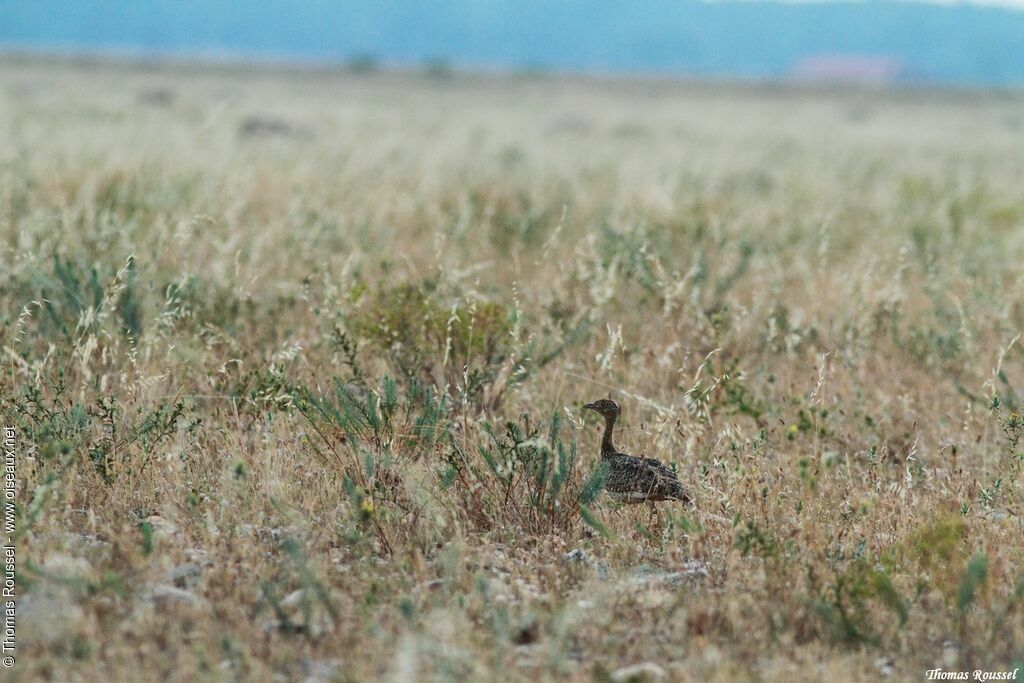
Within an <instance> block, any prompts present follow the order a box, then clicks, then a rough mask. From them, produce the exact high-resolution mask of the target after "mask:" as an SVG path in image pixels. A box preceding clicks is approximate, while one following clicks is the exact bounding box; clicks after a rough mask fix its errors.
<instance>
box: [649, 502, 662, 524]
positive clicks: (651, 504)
mask: <svg viewBox="0 0 1024 683" xmlns="http://www.w3.org/2000/svg"><path fill="white" fill-rule="evenodd" d="M647 507H648V509H649V510H650V513H651V514H650V517H648V518H647V527H648V528H649V529H651V530H652V531H654V530H656V529H658V526H659V525H658V522H659V521H661V520H660V519H659V518H658V507H657V506H656V505H655V504H654V501H653V500H648V501H647ZM652 520H653V521H654V525H653V526H652V525H651V522H652Z"/></svg>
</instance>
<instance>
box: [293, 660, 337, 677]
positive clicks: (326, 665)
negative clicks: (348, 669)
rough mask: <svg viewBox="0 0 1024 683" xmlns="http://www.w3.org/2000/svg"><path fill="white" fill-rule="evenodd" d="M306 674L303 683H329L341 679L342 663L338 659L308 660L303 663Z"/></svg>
mask: <svg viewBox="0 0 1024 683" xmlns="http://www.w3.org/2000/svg"><path fill="white" fill-rule="evenodd" d="M302 669H303V671H304V672H305V674H306V677H305V678H304V679H303V683H327V682H328V681H336V680H339V679H340V678H341V674H342V669H341V661H340V660H337V659H306V660H304V661H303V662H302Z"/></svg>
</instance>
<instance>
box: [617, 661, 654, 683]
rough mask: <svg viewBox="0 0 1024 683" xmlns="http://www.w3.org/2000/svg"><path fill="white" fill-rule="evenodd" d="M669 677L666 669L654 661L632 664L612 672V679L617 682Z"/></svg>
mask: <svg viewBox="0 0 1024 683" xmlns="http://www.w3.org/2000/svg"><path fill="white" fill-rule="evenodd" d="M667 678H668V673H667V672H666V671H665V669H664V668H663V667H661V666H659V665H658V664H655V663H654V662H643V663H641V664H632V665H630V666H624V667H622V668H621V669H616V670H615V671H613V672H612V680H613V681H615V683H641V682H651V681H664V680H665V679H667Z"/></svg>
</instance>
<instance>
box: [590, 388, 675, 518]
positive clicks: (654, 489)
mask: <svg viewBox="0 0 1024 683" xmlns="http://www.w3.org/2000/svg"><path fill="white" fill-rule="evenodd" d="M583 407H584V408H587V409H589V410H593V411H595V412H597V413H598V414H600V415H601V416H602V417H604V436H603V437H602V438H601V460H602V461H603V462H604V463H605V465H606V467H607V472H606V474H605V480H604V488H605V490H606V491H607V492H608V494H609V495H610V496H612V497H613V498H615V499H616V500H618V501H620V502H623V503H652V502H654V501H659V500H680V501H682V502H684V503H689V502H690V495H689V494H688V493H687V492H686V490H685V489H684V488H683V485H682V483H681V482H680V481H679V479H678V478H677V477H676V473H675V472H673V471H672V470H671V469H669V468H668V467H667V466H666V465H665V464H664V463H662V462H659V461H657V460H655V459H654V458H638V457H636V456H633V455H626V454H625V453H620V452H619V451H618V450H617V449H616V448H615V444H614V443H613V442H612V435H613V432H614V431H615V420H616V419H618V417H619V406H618V404H617V403H615V401H610V400H608V399H601V400H600V401H594V402H593V403H588V404H586V405H584V406H583Z"/></svg>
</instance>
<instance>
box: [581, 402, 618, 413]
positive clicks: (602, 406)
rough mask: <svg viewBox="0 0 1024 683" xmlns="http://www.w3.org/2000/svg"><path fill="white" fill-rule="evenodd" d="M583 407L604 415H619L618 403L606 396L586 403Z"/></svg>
mask: <svg viewBox="0 0 1024 683" xmlns="http://www.w3.org/2000/svg"><path fill="white" fill-rule="evenodd" d="M583 407H584V408H586V409H587V410H593V411H594V412H595V413H598V414H599V415H602V416H604V417H618V415H619V404H618V403H616V402H615V401H613V400H611V399H608V398H602V399H601V400H600V401H594V402H593V403H586V404H584V406H583Z"/></svg>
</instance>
